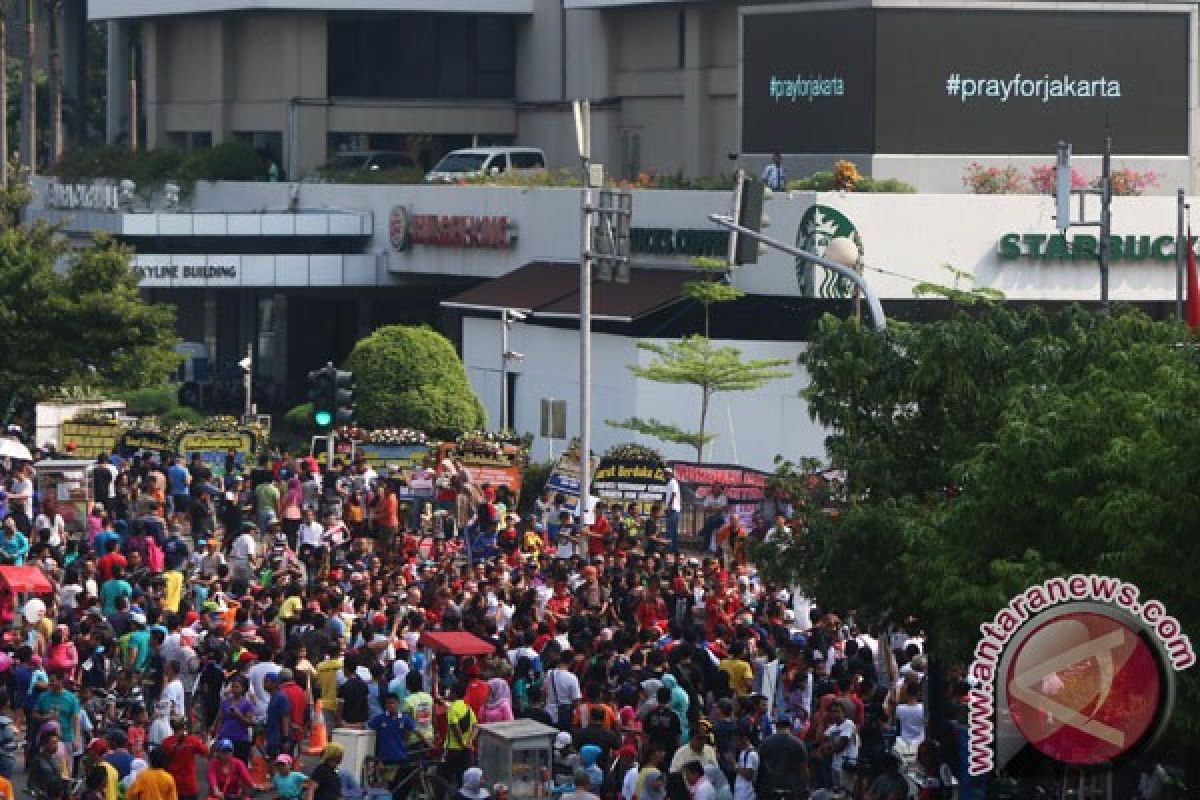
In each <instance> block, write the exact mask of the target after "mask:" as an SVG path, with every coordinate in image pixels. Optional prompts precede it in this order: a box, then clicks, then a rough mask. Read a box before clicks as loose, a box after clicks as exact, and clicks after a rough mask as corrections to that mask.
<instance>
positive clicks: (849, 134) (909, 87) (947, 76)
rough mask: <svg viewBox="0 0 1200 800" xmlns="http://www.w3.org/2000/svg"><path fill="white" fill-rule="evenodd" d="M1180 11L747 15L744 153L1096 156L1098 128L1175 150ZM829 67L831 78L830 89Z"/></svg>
mask: <svg viewBox="0 0 1200 800" xmlns="http://www.w3.org/2000/svg"><path fill="white" fill-rule="evenodd" d="M1190 19H1191V16H1190V14H1187V13H1170V12H1124V11H1107V12H1092V11H1028V10H1022V11H1015V10H997V11H992V10H968V9H954V10H950V9H936V10H929V9H903V8H887V9H872V10H863V9H856V10H849V11H841V12H830V11H822V12H814V13H805V12H786V13H769V14H768V13H764V14H748V15H746V16H745V17H744V18H743V29H742V34H743V38H742V59H743V63H742V120H741V122H742V150H743V151H744V152H747V153H769V152H772V151H774V150H781V151H782V152H785V153H809V152H811V153H823V152H833V153H894V154H972V155H974V154H980V155H983V154H1036V155H1046V154H1051V153H1053V152H1054V147H1055V144H1056V143H1057V142H1058V141H1059V140H1065V141H1069V142H1071V144H1072V145H1073V147H1074V151H1075V152H1076V153H1098V152H1099V151H1100V148H1101V144H1102V142H1103V139H1104V131H1105V128H1106V127H1108V128H1111V130H1112V133H1113V140H1114V146H1115V149H1116V151H1117V152H1118V153H1124V154H1131V155H1184V154H1186V153H1187V152H1188V42H1189V21H1190ZM864 40H867V41H864ZM781 42H785V43H791V49H790V50H789V48H788V47H786V46H784V45H781V44H780V43H781ZM810 43H811V44H810ZM855 70H857V72H855ZM864 70H865V71H866V74H865V75H864V74H863V73H864ZM850 74H853V75H855V76H856V79H855V81H854V82H853V83H851V82H849V81H847V80H845V78H844V77H843V76H846V75H850ZM830 77H837V78H839V79H840V81H841V82H840V83H839V84H836V85H832V86H831V85H830V84H829V81H828V80H827V78H830ZM764 87H765V89H764ZM827 88H828V89H829V91H828V92H827V91H826V89H827ZM838 90H840V91H841V92H842V93H843V94H841V95H839V94H837V92H838ZM831 99H838V100H840V101H841V104H842V105H843V106H847V107H848V106H849V105H850V101H851V99H853V101H854V104H855V105H854V113H853V114H852V115H847V114H843V115H841V116H838V115H832V116H831V115H830V113H829V112H831V111H835V110H837V104H834V103H831V102H829V101H830V100H831Z"/></svg>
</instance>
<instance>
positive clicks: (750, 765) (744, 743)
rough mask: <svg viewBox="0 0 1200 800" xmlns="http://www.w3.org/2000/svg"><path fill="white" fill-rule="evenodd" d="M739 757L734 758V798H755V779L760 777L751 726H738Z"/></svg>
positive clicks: (737, 799) (753, 799)
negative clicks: (752, 744)
mask: <svg viewBox="0 0 1200 800" xmlns="http://www.w3.org/2000/svg"><path fill="white" fill-rule="evenodd" d="M735 742H736V746H737V757H736V758H735V759H734V769H735V770H736V777H735V778H734V780H733V800H755V797H756V795H755V791H754V781H755V780H756V779H757V778H758V753H756V752H755V751H754V748H753V747H751V746H750V726H749V725H748V724H742V725H739V726H738V732H737V737H736V739H735Z"/></svg>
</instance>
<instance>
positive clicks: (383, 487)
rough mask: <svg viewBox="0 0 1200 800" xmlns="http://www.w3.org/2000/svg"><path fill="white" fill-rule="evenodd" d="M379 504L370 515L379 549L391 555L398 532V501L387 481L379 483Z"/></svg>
mask: <svg viewBox="0 0 1200 800" xmlns="http://www.w3.org/2000/svg"><path fill="white" fill-rule="evenodd" d="M379 491H380V495H379V504H378V505H377V506H376V507H375V513H374V514H373V515H372V517H373V519H374V522H375V530H376V531H377V532H378V534H379V551H380V552H381V553H385V554H388V555H391V552H392V542H394V541H395V539H396V534H398V533H399V532H400V501H399V500H397V499H396V492H395V490H394V489H393V488H392V486H391V485H390V484H388V483H387V481H383V482H381V483H380V490H379Z"/></svg>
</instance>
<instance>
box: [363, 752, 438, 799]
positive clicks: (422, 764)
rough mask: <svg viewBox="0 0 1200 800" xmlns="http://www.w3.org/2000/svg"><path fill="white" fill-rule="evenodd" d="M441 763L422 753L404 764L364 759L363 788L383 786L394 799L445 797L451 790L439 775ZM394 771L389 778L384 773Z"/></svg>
mask: <svg viewBox="0 0 1200 800" xmlns="http://www.w3.org/2000/svg"><path fill="white" fill-rule="evenodd" d="M441 764H442V762H441V761H440V760H439V759H431V758H426V757H423V756H420V755H418V756H416V757H410V758H409V759H408V760H407V761H405V762H404V763H403V764H384V763H383V762H382V761H380V760H379V759H377V758H375V757H374V756H368V757H367V758H365V759H363V767H362V771H363V776H362V778H363V780H362V785H363V788H364V789H370V788H386V789H387V790H388V791H390V792H391V793H392V797H393V798H394V799H395V800H445V799H446V798H448V797H450V796H451V795H452V794H453V792H452V791H451V788H450V786H449V784H447V783H446V781H445V780H444V779H443V778H442V776H441V775H439V774H438V768H439V767H440V766H441ZM391 770H395V774H394V775H392V776H391V777H390V778H389V777H388V776H387V775H386V774H385V773H386V772H389V771H391Z"/></svg>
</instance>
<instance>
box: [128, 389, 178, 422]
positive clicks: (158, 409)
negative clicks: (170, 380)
mask: <svg viewBox="0 0 1200 800" xmlns="http://www.w3.org/2000/svg"><path fill="white" fill-rule="evenodd" d="M118 399H120V400H124V401H125V410H126V411H128V412H129V413H130V414H136V415H153V416H158V417H160V416H162V415H164V414H166V413H168V412H170V411H173V410H174V409H176V408H178V407H179V396H178V393H177V390H176V388H175V387H174V386H154V387H150V388H147V389H134V390H132V391H128V392H124V393H122V394H121V395H120V396H119V398H118Z"/></svg>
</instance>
